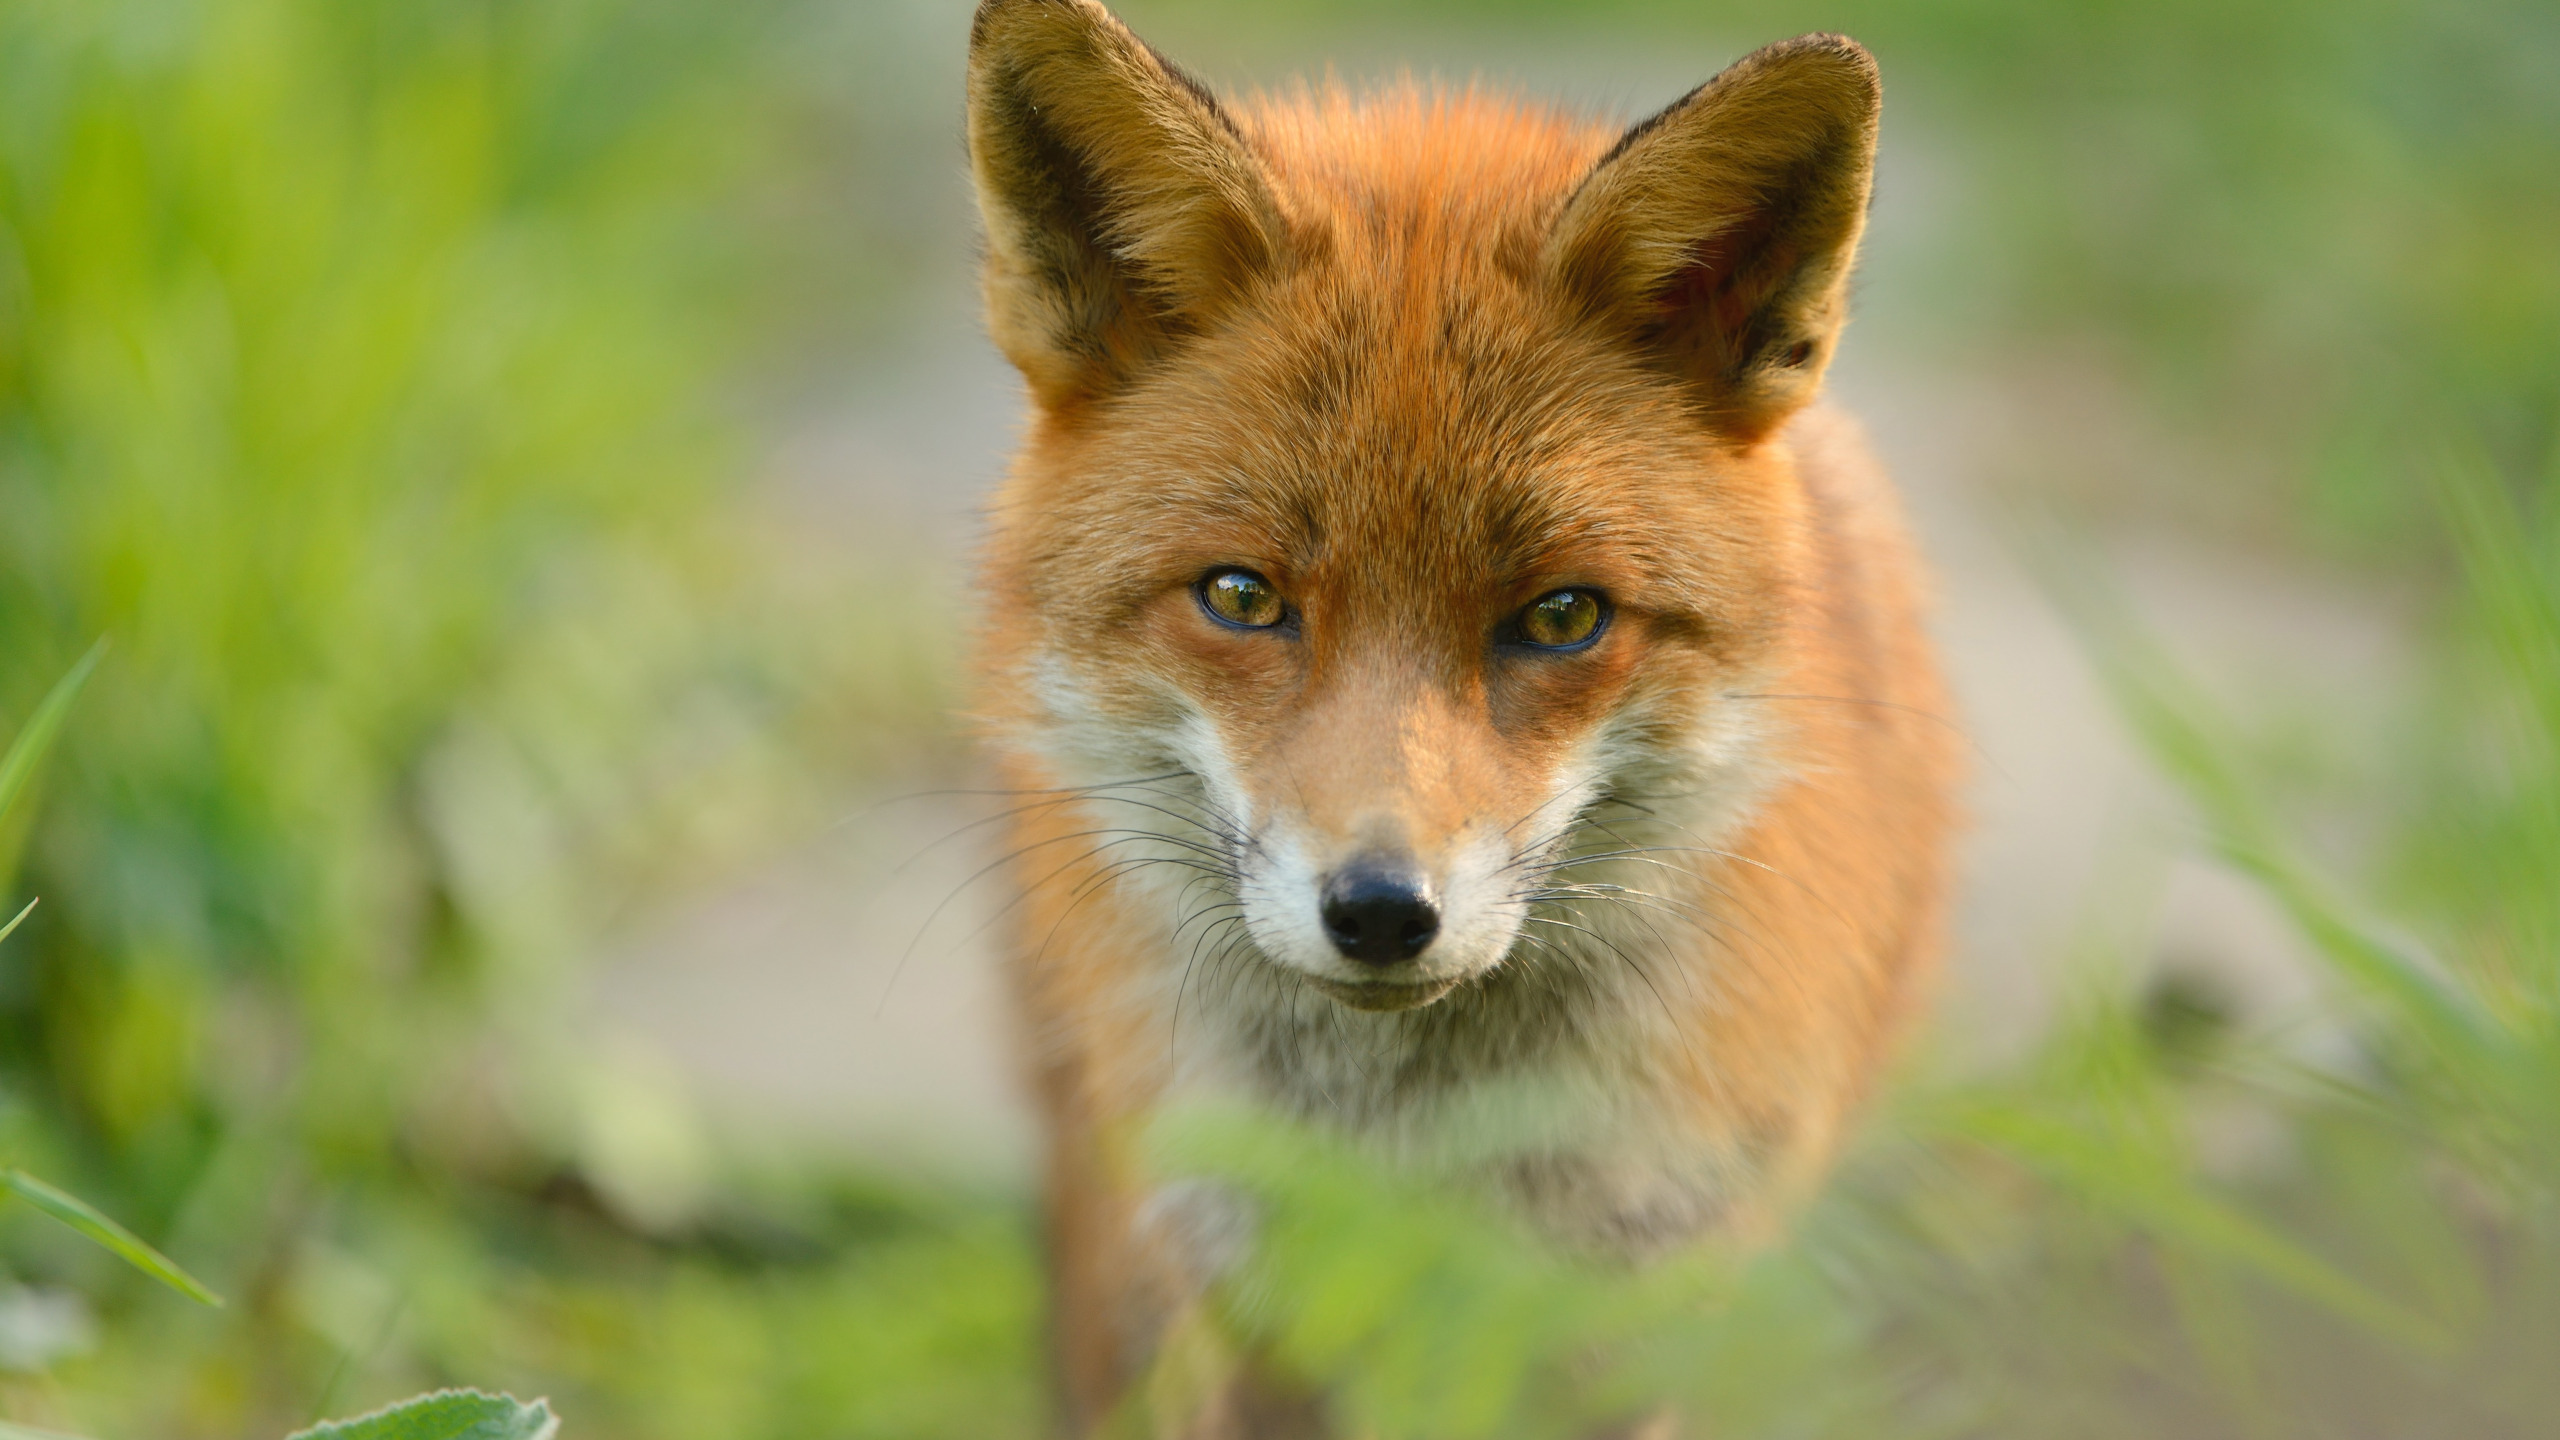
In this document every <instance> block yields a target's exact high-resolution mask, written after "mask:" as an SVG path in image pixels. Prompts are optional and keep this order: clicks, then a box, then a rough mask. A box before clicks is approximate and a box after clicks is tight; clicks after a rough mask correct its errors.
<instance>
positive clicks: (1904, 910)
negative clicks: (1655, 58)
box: [968, 0, 1960, 1428]
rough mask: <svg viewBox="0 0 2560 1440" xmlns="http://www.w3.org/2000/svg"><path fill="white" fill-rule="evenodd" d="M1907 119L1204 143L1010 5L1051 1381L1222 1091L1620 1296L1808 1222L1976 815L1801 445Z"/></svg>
mask: <svg viewBox="0 0 2560 1440" xmlns="http://www.w3.org/2000/svg"><path fill="white" fill-rule="evenodd" d="M1879 103H1880V90H1879V86H1878V80H1877V74H1876V67H1875V64H1874V62H1873V61H1872V60H1871V59H1870V57H1869V56H1868V54H1867V52H1866V51H1865V50H1863V49H1861V48H1860V47H1859V46H1858V45H1857V44H1855V43H1854V42H1852V41H1850V40H1847V39H1844V38H1842V37H1840V36H1836V35H1808V36H1805V37H1803V38H1800V39H1796V40H1790V41H1787V42H1785V43H1782V44H1777V45H1772V46H1770V47H1768V48H1766V49H1763V50H1761V51H1758V52H1757V53H1755V54H1752V55H1750V56H1748V57H1746V58H1745V59H1743V60H1741V61H1740V62H1738V63H1736V64H1735V65H1733V66H1732V67H1731V68H1729V69H1727V70H1725V71H1724V72H1723V73H1721V74H1719V75H1717V76H1716V77H1715V78H1714V79H1713V80H1710V81H1709V82H1707V83H1706V84H1705V85H1702V86H1700V87H1699V88H1698V89H1696V90H1695V91H1692V92H1691V93H1690V94H1689V95H1687V96H1686V97H1684V98H1682V99H1681V100H1679V101H1678V102H1676V103H1675V104H1673V105H1672V106H1671V107H1670V108H1668V109H1666V110H1664V111H1662V112H1661V113H1660V114H1658V115H1655V116H1654V117H1652V118H1651V119H1648V120H1645V121H1643V122H1641V123H1639V124H1636V125H1634V126H1633V127H1632V128H1624V129H1621V128H1617V127H1604V126H1601V125H1599V124H1596V123H1593V122H1591V121H1590V120H1588V119H1586V118H1582V117H1579V116H1575V115H1572V114H1568V113H1563V112H1559V111H1555V110H1551V109H1546V108H1542V107H1538V106H1535V105H1532V104H1528V103H1524V102H1521V101H1518V100H1515V99H1510V98H1506V97H1502V96H1498V95H1494V94H1489V93H1486V92H1484V91H1482V90H1477V89H1468V90H1454V91H1452V90H1441V89H1434V88H1428V87H1424V86H1420V85H1416V84H1412V83H1404V84H1398V85H1390V86H1387V87H1385V88H1382V89H1379V90H1376V91H1374V92H1371V93H1365V94H1354V93H1348V92H1346V91H1344V90H1341V89H1339V88H1334V87H1330V86H1327V87H1320V88H1305V89H1300V90H1297V91H1294V92H1290V93H1287V94H1283V95H1279V96H1271V97H1263V98H1258V99H1255V100H1252V101H1250V102H1247V103H1241V104H1229V103H1226V102H1223V101H1221V100H1219V99H1218V98H1217V97H1215V96H1214V95H1212V94H1211V92H1210V91H1209V90H1208V89H1207V88H1206V87H1205V86H1203V85H1202V84H1200V83H1199V82H1198V81H1196V80H1193V79H1192V78H1190V77H1189V76H1187V75H1185V74H1184V73H1183V72H1182V71H1180V70H1177V69H1175V68H1174V67H1173V66H1172V65H1171V64H1169V63H1168V62H1166V61H1165V60H1164V59H1163V58H1162V57H1161V56H1159V55H1158V54H1156V52H1155V51H1153V50H1152V49H1150V48H1149V47H1148V46H1147V45H1146V44H1145V43H1144V42H1142V41H1140V40H1139V39H1137V38H1136V37H1135V36H1134V35H1132V34H1131V33H1130V32H1129V31H1128V30H1127V29H1125V28H1123V26H1122V25H1121V24H1120V22H1119V21H1118V20H1116V19H1115V18H1114V17H1113V16H1112V15H1111V14H1110V13H1109V12H1108V11H1106V10H1105V9H1103V8H1102V6H1101V5H1099V4H1097V3H1095V0H985V3H984V4H982V5H981V6H980V8H979V10H978V12H977V16H976V21H975V24H974V26H973V28H972V30H971V33H970V42H969V83H968V141H969V156H970V163H971V167H972V171H973V174H974V178H975V181H976V186H977V194H978V201H979V206H980V210H981V213H982V216H983V220H984V225H985V242H984V289H985V300H986V308H987V319H988V324H989V327H990V329H991V331H992V333H993V335H994V338H995V341H996V343H997V345H998V346H999V347H1000V348H1001V349H1002V350H1003V352H1004V354H1005V355H1006V356H1007V357H1008V358H1009V359H1010V360H1011V361H1012V362H1013V364H1014V365H1015V366H1016V367H1017V368H1018V369H1019V370H1020V371H1021V373H1022V375H1023V378H1024V379H1025V381H1026V382H1027V383H1028V389H1029V392H1030V419H1029V426H1028V431H1027V434H1026V437H1025V440H1024V443H1023V446H1022V449H1021V453H1020V455H1019V457H1018V459H1017V461H1016V462H1015V464H1014V466H1013V468H1012V470H1011V473H1010V475H1009V478H1008V479H1007V480H1006V482H1005V483H1004V485H1003V486H1002V488H1001V490H1000V492H999V493H998V495H997V496H996V498H995V500H994V501H993V504H992V507H991V511H990V516H989V531H990V533H989V535H988V538H987V540H986V543H985V546H984V550H983V552H982V557H981V563H980V569H979V571H978V577H979V578H978V582H977V584H978V593H979V596H980V599H981V600H982V602H983V605H984V607H985V615H984V624H983V630H982V635H981V642H980V670H979V677H980V681H979V692H978V695H979V700H978V715H979V717H980V719H981V722H982V724H983V725H984V727H985V728H986V730H987V731H988V732H989V733H990V736H991V738H992V742H993V748H994V752H995V755H996V763H997V764H998V766H999V767H1000V769H1001V772H1002V774H1003V776H1004V779H1005V782H1006V784H1007V786H1008V788H1009V790H1010V792H1011V793H1013V794H1014V795H1015V796H1016V799H1017V806H1016V808H1015V809H1014V810H1013V812H1012V814H1011V817H1010V819H1009V821H1008V825H1009V827H1010V844H1009V845H1008V847H1007V848H1008V849H1009V850H1010V851H1011V852H1012V854H1013V857H1014V858H1013V859H1012V861H1011V862H1010V864H1011V870H1012V874H1013V877H1014V883H1015V886H1016V890H1017V898H1016V901H1015V903H1014V906H1013V909H1012V910H1011V911H1010V914H1011V916H1012V918H1013V923H1014V935H1015V943H1014V948H1013V954H1012V968H1011V983H1012V988H1013V991H1014V993H1015V996H1016V998H1017V1001H1018V1007H1019V1014H1020V1017H1021V1023H1022V1026H1023V1035H1024V1040H1025V1044H1026V1046H1027V1050H1028V1055H1029V1061H1028V1064H1029V1068H1030V1069H1031V1071H1032V1073H1033V1076H1034V1078H1035V1081H1036V1088H1037V1092H1038V1098H1039V1103H1040V1106H1041V1109H1042V1111H1043V1114H1044V1118H1045V1122H1046V1127H1047V1155H1046V1189H1047V1203H1048V1217H1049V1218H1048V1224H1049V1244H1050V1251H1051V1255H1052V1269H1053V1281H1054V1289H1055V1297H1056V1313H1057V1316H1058V1320H1057V1344H1058V1347H1059V1352H1060V1360H1061V1368H1062V1370H1063V1373H1064V1384H1065V1389H1066V1392H1067V1397H1068V1406H1069V1410H1070V1413H1071V1419H1072V1421H1073V1423H1074V1424H1076V1425H1077V1426H1078V1427H1079V1428H1085V1427H1090V1426H1091V1425H1093V1424H1095V1423H1097V1422H1098V1421H1099V1420H1100V1419H1101V1418H1102V1417H1103V1416H1105V1415H1106V1413H1107V1412H1108V1411H1109V1410H1110V1408H1111V1406H1112V1405H1113V1404H1114V1402H1115V1398H1116V1397H1117V1396H1118V1395H1119V1394H1120V1393H1121V1392H1122V1391H1123V1390H1124V1389H1125V1387H1126V1386H1128V1385H1129V1383H1130V1382H1131V1381H1132V1379H1133V1378H1134V1377H1135V1376H1137V1375H1138V1374H1139V1373H1140V1372H1141V1371H1142V1370H1143V1368H1144V1366H1145V1365H1146V1364H1147V1362H1148V1357H1149V1347H1150V1345H1151V1343H1152V1341H1153V1339H1154V1337H1155V1335H1156V1334H1157V1332H1158V1329H1159V1328H1160V1327H1161V1326H1162V1325H1163V1324H1164V1323H1165V1320H1166V1315H1167V1312H1168V1307H1169V1306H1171V1305H1173V1304H1176V1303H1178V1301H1179V1298H1180V1296H1181V1295H1182V1294H1183V1293H1184V1292H1183V1288H1182V1287H1183V1285H1184V1284H1185V1283H1186V1282H1185V1281H1184V1279H1183V1277H1182V1276H1180V1275H1179V1274H1176V1273H1174V1272H1176V1271H1178V1270H1179V1269H1180V1266H1181V1263H1182V1262H1181V1259H1180V1257H1179V1256H1176V1255H1173V1254H1171V1253H1169V1252H1170V1251H1172V1250H1175V1249H1178V1248H1179V1247H1178V1246H1172V1245H1168V1244H1166V1243H1163V1241H1162V1239H1161V1236H1162V1232H1163V1229H1164V1227H1163V1226H1162V1225H1160V1224H1157V1223H1155V1222H1156V1221H1157V1220H1159V1219H1160V1218H1161V1217H1159V1216H1157V1215H1156V1214H1155V1207H1154V1206H1153V1205H1152V1203H1151V1197H1150V1195H1149V1194H1148V1193H1147V1192H1146V1189H1145V1181H1144V1179H1143V1176H1142V1174H1141V1171H1140V1168H1139V1167H1138V1166H1137V1164H1136V1163H1135V1160H1134V1156H1133V1143H1132V1142H1133V1136H1134V1132H1135V1130H1136V1129H1137V1127H1138V1126H1139V1124H1140V1123H1142V1122H1143V1120H1144V1118H1145V1117H1146V1116H1148V1115H1149V1114H1150V1113H1151V1112H1154V1111H1156V1110H1158V1109H1159V1108H1160V1107H1161V1106H1163V1105H1164V1104H1166V1103H1167V1102H1168V1101H1170V1100H1174V1099H1178V1098H1180V1097H1183V1096H1186V1095H1195V1094H1221V1095H1240V1096H1245V1097H1250V1098H1251V1099H1252V1100H1254V1101H1256V1102H1258V1103H1260V1104H1262V1105H1264V1106H1267V1107H1271V1108H1275V1109H1277V1110H1279V1111H1281V1112H1284V1113H1287V1114H1291V1115H1294V1116H1297V1117H1301V1118H1303V1119H1305V1120H1307V1121H1310V1122H1313V1123H1320V1124H1324V1125H1329V1126H1333V1127H1337V1128H1338V1129H1339V1130H1341V1131H1342V1132H1345V1133H1347V1134H1350V1135H1353V1136H1356V1137H1359V1138H1360V1139H1361V1140H1362V1141H1363V1142H1364V1143H1367V1144H1370V1145H1373V1146H1374V1147H1375V1148H1376V1149H1377V1150H1378V1151H1380V1152H1381V1153H1382V1154H1385V1155H1388V1156H1390V1157H1393V1156H1406V1157H1421V1156H1425V1155H1428V1156H1431V1157H1435V1160H1434V1163H1440V1162H1442V1161H1445V1160H1446V1159H1447V1157H1449V1156H1452V1155H1456V1156H1460V1157H1462V1159H1461V1160H1460V1161H1458V1162H1455V1163H1454V1164H1453V1166H1452V1168H1453V1170H1454V1171H1455V1172H1456V1173H1457V1175H1458V1176H1459V1177H1460V1178H1461V1180H1462V1183H1473V1184H1477V1185H1481V1186H1483V1187H1486V1188H1487V1189H1488V1190H1489V1191H1490V1192H1491V1193H1492V1194H1493V1195H1494V1196H1496V1197H1497V1198H1498V1199H1499V1200H1501V1201H1502V1202H1504V1203H1506V1204H1508V1205H1509V1206H1511V1207H1512V1208H1513V1209H1514V1210H1515V1211H1516V1212H1517V1213H1520V1214H1522V1215H1524V1216H1526V1217H1527V1218H1528V1219H1529V1220H1530V1221H1531V1222H1532V1223H1534V1224H1535V1225H1537V1226H1539V1227H1542V1228H1543V1229H1545V1230H1546V1231H1548V1232H1549V1233H1551V1234H1553V1235H1554V1236H1556V1237H1557V1238H1558V1239H1559V1240H1561V1241H1563V1242H1565V1243H1567V1244H1570V1245H1576V1246H1582V1247H1587V1248H1593V1249H1598V1250H1602V1251H1606V1252H1612V1253H1617V1254H1622V1255H1629V1256H1640V1255H1642V1254H1645V1253H1647V1252H1650V1251H1654V1250H1657V1249H1659V1248H1661V1247H1663V1246H1666V1245H1669V1244H1673V1243H1676V1242H1679V1241H1681V1240H1683V1239H1686V1238H1689V1237H1693V1236H1698V1235H1701V1234H1704V1233H1709V1232H1717V1231H1722V1232H1727V1233H1731V1232H1734V1231H1742V1232H1746V1233H1747V1232H1750V1231H1751V1230H1752V1229H1753V1228H1754V1227H1756V1226H1760V1225H1763V1224H1765V1223H1766V1220H1767V1217H1769V1216H1771V1215H1773V1214H1775V1213H1778V1212H1780V1211H1783V1209H1784V1208H1785V1206H1786V1205H1787V1203H1788V1201H1789V1200H1790V1198H1791V1197H1795V1196H1798V1195H1801V1194H1802V1193H1804V1191H1805V1190H1806V1189H1807V1188H1808V1187H1809V1185H1810V1184H1811V1183H1812V1182H1813V1181H1815V1180H1816V1179H1818V1178H1819V1174H1820V1172H1821V1170H1822V1168H1823V1167H1824V1164H1825V1161H1826V1159H1827V1157H1828V1155H1829V1153H1830V1152H1831V1150H1832V1149H1833V1147H1834V1142H1835V1141H1836V1140H1837V1139H1838V1137H1839V1135H1840V1133H1841V1129H1842V1126H1843V1122H1844V1117H1845V1116H1846V1114H1847V1112H1848V1111H1849V1109H1850V1108H1851V1107H1852V1106H1853V1105H1854V1103H1855V1102H1856V1101H1857V1100H1858V1098H1859V1096H1860V1095H1861V1093H1862V1092H1863V1091H1864V1090H1865V1089H1866V1088H1867V1087H1868V1085H1869V1084H1870V1083H1871V1081H1872V1080H1873V1078H1874V1076H1875V1074H1876V1071H1877V1069H1878V1067H1879V1065H1880V1063H1881V1062H1882V1060H1883V1059H1884V1057H1885V1056H1886V1054H1887V1052H1888V1050H1889V1049H1890V1046H1891V1043H1892V1041H1893V1039H1894V1037H1895V1034H1896V1032H1897V1030H1898V1029H1899V1028H1900V1027H1901V1026H1902V1023H1903V1021H1904V1020H1905V1018H1906V1016H1907V1015H1908V1014H1909V1012H1910V1011H1911V1009H1912V1008H1913V1005H1914V1001H1915V997H1916V996H1917V995H1918V994H1919V992H1920V991H1921V990H1922V988H1923V986H1924V982H1925V978H1926V975H1927V973H1928V972H1929V971H1930V970H1931V968H1932V967H1933V965H1934V963H1935V959H1936V952H1937V950H1938V948H1939V944H1940V937H1939V931H1940V927H1941V916H1942V911H1943V909H1944V903H1945V893H1946V888H1947V858H1946V851H1947V837H1948V831H1949V828H1950V824H1951V817H1952V811H1953V802H1952V792H1953V789H1954V787H1955V784H1956V782H1957V779H1958V771H1959V768H1960V767H1959V766H1958V764H1957V763H1956V754H1955V742H1954V741H1953V739H1952V737H1951V734H1950V728H1949V726H1948V724H1947V722H1946V721H1945V720H1944V719H1943V718H1942V717H1943V713H1944V711H1945V709H1946V700H1945V696H1944V694H1943V691H1942V689H1941V684H1940V680H1939V677H1938V674H1937V670H1936V666H1935V662H1934V659H1933V657H1932V654H1931V649H1930V645H1929V641H1928V639H1927V638H1926V635H1925V633H1924V630H1923V624H1922V618H1921V615H1920V612H1919V605H1918V599H1917V594H1916V592H1917V588H1918V586H1917V581H1916V577H1915V566H1914V561H1913V558H1912V556H1911V553H1910V550H1909V547H1908V545H1907V543H1906V541H1905V539H1904V535H1903V526H1902V522H1901V519H1900V516H1899V512H1898V509H1897V505H1896V501H1895V499H1894V497H1893V494H1892V492H1891V489H1890V486H1889V483H1888V481H1887V480H1886V478H1885V477H1884V475H1883V473H1882V472H1881V471H1880V470H1879V468H1878V467H1877V465H1876V464H1875V462H1874V461H1873V460H1872V459H1870V458H1869V456H1868V454H1867V453H1866V451H1865V449H1864V448H1863V446H1862V441H1861V439H1860V437H1859V433H1858V431H1857V429H1856V427H1855V426H1854V424H1853V423H1852V422H1851V421H1849V420H1848V419H1847V418H1845V417H1844V416H1842V415H1841V414H1840V413H1838V412H1837V411H1834V410H1831V409H1828V408H1825V407H1824V405H1823V404H1822V403H1821V402H1820V400H1819V398H1818V395H1819V391H1820V388H1821V381H1822V376H1823V371H1824V368H1825V366H1826V365H1827V364H1828V362H1829V361H1830V359H1831V355H1832V351H1833V348H1834V346H1835V345H1836V344H1837V343H1838V340H1839V337H1840V331H1841V326H1842V323H1843V321H1844V319H1845V304H1846V294H1847V287H1848V279H1849V272H1850V265H1851V261H1852V258H1853V255H1854V252H1855V250H1856V247H1857V241H1858V236H1859V232H1860V229H1861V227H1862V225H1863V224H1864V219H1865V213H1866V208H1867V196H1868V184H1869V176H1870V172H1871V169H1872V163H1873V157H1874V149H1875V135H1876V122H1877V114H1878V107H1879Z"/></svg>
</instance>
